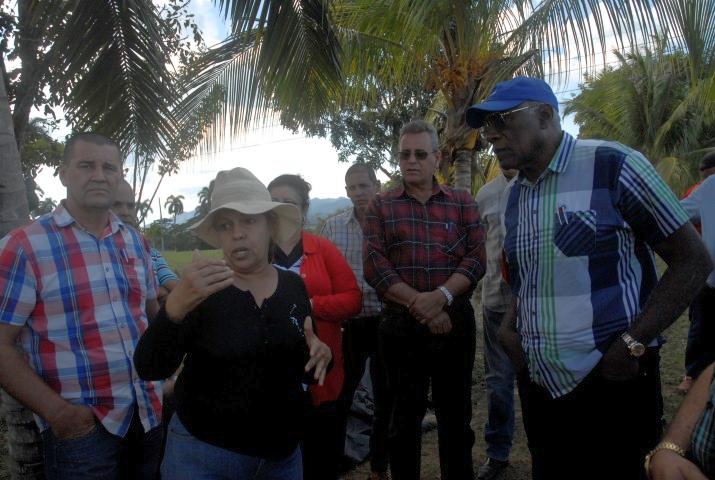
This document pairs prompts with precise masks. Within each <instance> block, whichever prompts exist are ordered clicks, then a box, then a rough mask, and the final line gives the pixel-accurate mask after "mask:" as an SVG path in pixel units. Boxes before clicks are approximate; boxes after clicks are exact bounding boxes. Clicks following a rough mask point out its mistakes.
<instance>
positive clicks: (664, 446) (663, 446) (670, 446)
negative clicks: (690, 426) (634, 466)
mask: <svg viewBox="0 0 715 480" xmlns="http://www.w3.org/2000/svg"><path fill="white" fill-rule="evenodd" d="M661 450H670V451H671V452H675V453H677V454H678V455H680V456H681V457H685V450H683V449H682V448H681V447H680V446H679V445H677V444H675V443H673V442H660V443H659V444H658V445H656V446H655V448H654V449H653V450H651V451H650V452H648V455H646V456H645V464H644V465H643V466H644V468H645V474H646V475H647V476H648V478H650V460H651V459H652V458H653V455H655V454H656V453H658V452H659V451H661Z"/></svg>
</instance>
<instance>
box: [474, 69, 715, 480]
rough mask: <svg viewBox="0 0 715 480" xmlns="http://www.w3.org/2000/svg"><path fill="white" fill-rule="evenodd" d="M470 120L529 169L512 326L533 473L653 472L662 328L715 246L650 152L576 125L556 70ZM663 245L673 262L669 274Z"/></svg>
mask: <svg viewBox="0 0 715 480" xmlns="http://www.w3.org/2000/svg"><path fill="white" fill-rule="evenodd" d="M467 122H468V123H469V125H471V126H472V127H474V128H480V129H481V130H482V134H483V136H484V137H485V138H486V139H487V140H488V141H489V143H491V146H492V148H493V151H494V153H495V154H496V155H497V157H498V159H499V161H500V164H501V165H502V166H503V167H505V168H516V169H518V170H519V176H518V178H517V180H516V181H515V183H514V184H513V185H512V187H511V189H510V191H509V194H508V200H507V205H506V210H505V216H504V223H505V230H506V231H505V240H504V252H505V258H506V262H507V272H508V280H509V284H510V286H511V290H512V293H513V296H512V299H511V300H510V306H509V308H508V310H507V313H506V314H505V318H504V322H503V323H502V328H501V330H500V337H501V340H502V344H503V345H504V348H505V349H506V351H507V353H508V354H509V356H510V357H511V359H512V361H513V363H514V366H515V368H516V370H517V377H518V383H519V393H520V398H521V402H522V412H523V420H524V427H525V430H526V434H527V437H528V440H529V449H530V451H531V455H532V472H533V477H534V478H535V479H537V480H538V479H553V478H579V479H591V478H593V479H596V478H597V479H603V478H624V479H637V478H644V473H645V472H644V471H643V459H644V456H645V454H646V452H648V450H649V449H651V448H653V447H654V446H655V445H656V443H657V442H658V439H659V437H660V434H661V430H662V396H661V391H660V377H659V353H658V349H659V345H660V343H661V342H660V334H661V333H662V332H663V330H665V329H666V328H667V327H668V326H669V325H670V324H671V323H673V321H675V319H677V318H678V316H679V315H680V314H681V313H682V312H683V310H684V309H685V307H686V306H687V305H688V303H689V301H690V299H691V298H692V297H693V294H694V293H695V292H696V291H697V290H699V288H700V286H701V285H702V284H703V283H704V281H705V278H706V277H707V275H708V273H709V272H710V270H711V269H712V267H711V263H710V259H709V256H708V254H707V251H706V250H705V248H704V247H703V245H702V242H701V241H700V240H699V239H698V236H697V233H696V232H695V230H694V229H693V227H692V225H691V224H690V222H689V221H688V215H687V214H686V213H685V211H684V210H683V209H682V207H681V206H680V204H679V203H678V200H677V199H676V198H675V195H674V194H673V193H672V192H671V191H670V189H669V188H668V187H667V186H666V185H665V183H664V182H663V180H662V179H661V178H660V177H659V176H658V174H657V173H656V171H655V169H654V168H653V166H652V165H651V163H650V162H649V161H648V160H647V159H646V158H644V157H643V155H641V154H640V153H638V152H636V151H634V150H631V149H629V148H627V147H624V146H623V145H620V144H617V143H613V142H607V141H602V140H576V139H574V138H573V137H572V136H571V135H569V134H568V133H565V132H563V131H562V129H561V124H560V121H559V116H558V102H557V100H556V97H555V96H554V94H553V91H552V90H551V87H549V85H548V84H546V83H545V82H544V81H542V80H540V79H536V78H528V77H516V78H514V79H512V80H509V81H506V82H501V83H498V84H497V85H496V87H495V88H494V90H493V91H492V93H491V94H490V96H489V97H488V98H487V99H486V100H485V101H484V102H482V103H480V104H477V105H474V106H473V107H471V108H470V109H469V110H468V111H467ZM654 251H655V252H656V253H658V254H659V255H660V256H661V258H662V259H663V260H664V261H665V263H666V264H667V269H666V271H665V273H664V274H663V276H662V278H661V279H660V281H659V280H658V276H657V271H656V265H655V261H654V256H653V252H654ZM682 447H685V446H682ZM657 448H668V449H673V451H677V450H678V447H677V446H676V447H673V446H672V445H669V444H665V443H664V444H661V445H660V446H659V447H657Z"/></svg>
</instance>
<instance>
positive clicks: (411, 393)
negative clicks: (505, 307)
mask: <svg viewBox="0 0 715 480" xmlns="http://www.w3.org/2000/svg"><path fill="white" fill-rule="evenodd" d="M399 148H400V150H399V153H398V159H399V165H400V172H401V173H402V184H401V185H400V186H398V187H396V188H394V189H392V190H390V191H388V192H384V193H380V194H378V195H377V196H376V197H375V198H373V200H372V202H371V203H370V206H369V208H368V213H367V216H366V221H365V225H364V233H365V243H364V247H365V249H364V256H363V259H364V260H363V263H364V275H365V280H366V281H367V282H368V283H369V284H370V285H371V286H372V287H373V288H374V289H375V290H376V291H377V293H378V295H379V296H380V297H381V298H382V300H383V302H384V305H383V317H382V322H381V323H380V327H379V332H378V336H379V339H378V348H380V352H381V355H382V357H383V358H384V364H385V368H386V373H387V382H388V385H389V388H390V392H391V394H392V408H391V409H390V411H391V412H392V418H391V423H390V435H389V441H388V450H389V458H390V469H391V471H392V475H393V478H394V479H395V480H419V478H420V450H421V435H422V432H421V428H420V427H421V422H422V419H423V417H424V415H425V410H426V406H427V391H428V388H429V386H430V383H431V386H432V400H433V402H434V406H435V411H436V416H437V434H438V438H439V457H440V470H441V474H442V475H441V478H442V479H443V480H464V479H468V478H469V479H471V478H472V476H473V473H472V446H473V445H474V432H473V431H472V429H471V427H470V421H471V418H472V398H471V389H472V368H473V364H474V354H475V323H474V311H473V309H472V306H471V304H470V301H469V300H470V296H471V292H472V290H473V289H474V286H475V285H476V283H477V282H478V281H479V279H480V278H481V277H482V276H483V275H484V270H485V258H484V257H485V254H484V230H483V228H482V226H481V223H480V221H479V212H478V211H477V208H476V204H475V203H474V201H473V199H472V198H471V195H470V194H469V192H467V191H462V190H454V189H452V188H449V187H447V186H444V185H439V184H438V183H437V180H436V179H435V177H434V173H435V170H436V169H437V167H438V165H439V162H440V160H441V159H442V157H441V153H440V151H439V142H438V138H437V131H436V130H435V128H434V126H433V125H431V124H430V123H427V122H425V121H422V120H416V121H413V122H410V123H408V124H406V125H405V126H403V127H402V130H401V132H400V147H399Z"/></svg>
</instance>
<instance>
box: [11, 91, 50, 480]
mask: <svg viewBox="0 0 715 480" xmlns="http://www.w3.org/2000/svg"><path fill="white" fill-rule="evenodd" d="M29 215H30V212H29V210H28V207H27V196H26V194H25V182H24V181H23V178H22V165H21V164H20V154H19V153H18V151H17V143H16V142H15V133H14V129H13V122H12V115H11V114H10V104H9V102H8V98H7V92H6V91H5V79H4V78H0V237H4V236H5V235H6V234H7V233H8V232H9V231H10V230H12V229H13V228H16V227H19V226H21V225H23V224H25V223H27V222H28V221H29ZM0 396H1V397H2V405H3V408H2V415H3V417H4V418H5V422H6V423H7V436H6V443H7V446H8V450H9V453H10V455H9V457H10V458H9V459H8V470H9V473H10V478H12V479H23V480H24V479H28V480H29V479H41V478H44V475H43V468H42V447H41V445H42V444H41V442H40V436H39V433H38V431H37V426H36V425H35V422H34V420H33V419H32V414H31V413H30V412H29V411H28V410H27V409H26V408H24V407H23V406H22V405H19V404H18V403H17V402H16V401H14V399H12V397H10V396H9V395H7V394H6V393H5V392H4V391H3V392H2V394H1V395H0Z"/></svg>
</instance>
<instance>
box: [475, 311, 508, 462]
mask: <svg viewBox="0 0 715 480" xmlns="http://www.w3.org/2000/svg"><path fill="white" fill-rule="evenodd" d="M483 312H484V317H483V324H484V372H485V381H486V384H487V423H486V425H484V441H485V442H486V444H487V456H488V457H489V458H493V459H495V460H501V461H504V460H508V459H509V451H510V450H511V445H512V440H513V438H514V366H513V365H512V363H511V360H509V357H508V356H507V354H506V353H505V352H504V349H503V348H502V346H501V344H500V343H499V340H498V339H497V330H499V325H500V324H501V321H502V318H503V317H504V314H503V313H499V312H494V311H492V310H489V309H487V308H484V311H483Z"/></svg>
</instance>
